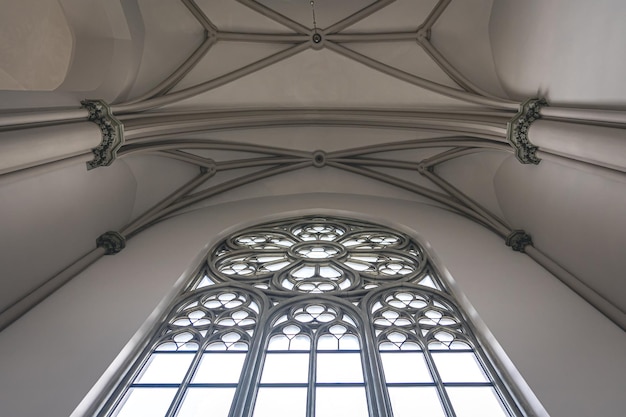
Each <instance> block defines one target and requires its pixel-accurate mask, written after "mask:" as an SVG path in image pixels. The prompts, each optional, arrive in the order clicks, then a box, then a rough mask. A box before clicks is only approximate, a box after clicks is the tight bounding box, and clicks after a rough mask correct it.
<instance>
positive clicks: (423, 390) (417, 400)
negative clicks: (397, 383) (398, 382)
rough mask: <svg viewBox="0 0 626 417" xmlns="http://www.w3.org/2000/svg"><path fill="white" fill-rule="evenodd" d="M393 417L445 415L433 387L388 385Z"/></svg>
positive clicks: (434, 416)
mask: <svg viewBox="0 0 626 417" xmlns="http://www.w3.org/2000/svg"><path fill="white" fill-rule="evenodd" d="M389 397H391V408H392V409H393V417H415V416H418V415H419V416H427V417H445V414H444V412H443V407H442V406H441V402H440V401H439V395H438V394H437V389H436V388H435V387H389Z"/></svg>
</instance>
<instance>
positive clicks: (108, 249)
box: [96, 231, 126, 255]
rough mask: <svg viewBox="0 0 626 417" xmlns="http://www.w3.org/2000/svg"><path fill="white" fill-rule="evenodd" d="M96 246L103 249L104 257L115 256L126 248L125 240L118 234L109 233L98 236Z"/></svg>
mask: <svg viewBox="0 0 626 417" xmlns="http://www.w3.org/2000/svg"><path fill="white" fill-rule="evenodd" d="M96 246H98V247H99V248H104V250H105V255H115V254H116V253H119V252H121V251H122V249H124V248H125V247H126V238H125V237H124V236H122V235H121V234H120V233H118V232H115V231H109V232H106V233H103V234H101V235H100V236H98V239H96Z"/></svg>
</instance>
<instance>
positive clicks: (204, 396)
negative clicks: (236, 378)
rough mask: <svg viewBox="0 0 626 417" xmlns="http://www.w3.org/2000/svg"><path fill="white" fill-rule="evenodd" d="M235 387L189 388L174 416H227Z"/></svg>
mask: <svg viewBox="0 0 626 417" xmlns="http://www.w3.org/2000/svg"><path fill="white" fill-rule="evenodd" d="M234 395H235V388H189V389H188V390H187V393H186V394H185V398H184V399H183V403H182V404H181V407H180V409H179V411H178V413H177V414H176V417H206V416H207V415H210V416H211V417H227V416H228V411H229V410H230V405H231V403H232V402H233V396H234Z"/></svg>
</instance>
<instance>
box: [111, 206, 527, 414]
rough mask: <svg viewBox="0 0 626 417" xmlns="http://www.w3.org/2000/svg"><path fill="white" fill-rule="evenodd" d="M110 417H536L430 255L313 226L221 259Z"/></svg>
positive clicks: (246, 245)
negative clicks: (513, 390) (530, 416)
mask: <svg viewBox="0 0 626 417" xmlns="http://www.w3.org/2000/svg"><path fill="white" fill-rule="evenodd" d="M199 271H200V272H199V273H198V274H197V275H196V276H194V277H193V278H192V279H191V280H190V282H189V283H188V284H187V286H186V288H185V290H184V291H183V292H182V293H181V294H180V295H179V297H178V298H177V299H176V300H175V301H174V302H173V303H172V305H171V307H170V311H169V313H168V314H167V316H166V318H165V319H164V321H163V322H162V323H161V324H160V327H159V329H158V331H157V332H156V333H155V334H154V335H153V336H152V339H151V341H150V342H149V343H148V344H147V347H146V349H145V350H144V352H143V353H142V354H141V355H140V356H139V359H138V360H137V361H136V362H135V363H134V364H133V365H132V366H131V369H130V371H129V372H128V373H127V374H126V376H125V378H124V380H123V383H122V384H121V385H120V386H119V387H118V388H117V389H116V390H115V392H113V393H112V394H111V396H110V397H109V399H108V400H106V401H105V402H104V404H103V406H102V407H101V410H100V413H99V415H100V416H106V417H131V416H132V417H137V416H144V415H145V416H150V417H156V416H159V417H195V416H201V415H211V416H217V417H269V416H272V417H280V416H285V417H298V416H299V417H324V416H330V415H345V416H352V417H391V416H394V417H405V416H407V417H408V416H413V415H415V414H416V412H417V411H419V413H420V414H423V415H429V416H441V417H470V416H478V415H480V416H492V417H507V416H508V417H511V416H522V415H524V412H523V410H521V409H520V408H519V407H518V405H517V402H516V401H515V399H514V397H513V396H512V395H511V394H510V393H509V392H508V391H507V389H506V385H505V383H504V382H503V380H502V379H501V377H500V374H499V372H498V370H497V369H496V368H495V367H494V366H493V364H492V363H491V362H490V360H489V358H488V356H487V355H486V354H485V351H484V349H483V348H482V346H481V345H480V344H479V343H478V340H477V338H476V336H475V334H474V333H473V330H472V329H473V327H472V326H471V324H470V323H469V322H468V320H467V318H466V315H465V314H464V313H463V311H462V310H461V309H460V307H459V306H458V305H457V303H456V301H455V300H454V298H453V296H452V295H451V294H450V292H449V291H448V290H447V288H448V286H447V284H446V282H445V281H443V280H442V279H441V278H440V277H439V276H438V275H437V272H436V269H435V268H434V267H433V265H432V264H431V262H430V260H429V259H428V256H427V253H426V251H424V250H423V249H422V247H421V246H420V245H419V244H418V243H417V242H416V241H415V240H414V239H412V238H411V237H410V236H408V235H406V234H404V233H400V232H398V231H395V230H391V229H389V228H386V227H382V226H379V225H375V224H372V223H367V222H362V221H356V220H349V219H344V218H336V217H326V216H323V217H322V216H311V217H305V218H298V219H288V220H284V221H277V222H272V223H266V224H262V225H259V226H256V227H252V228H248V229H246V230H243V231H240V232H237V233H234V234H233V235H231V236H229V237H227V238H225V239H223V240H221V241H220V242H218V243H217V244H216V245H215V246H214V247H213V248H212V249H211V251H210V252H209V254H208V256H207V258H206V262H205V264H204V265H203V266H202V267H201V268H199Z"/></svg>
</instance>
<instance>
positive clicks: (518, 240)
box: [505, 230, 533, 252]
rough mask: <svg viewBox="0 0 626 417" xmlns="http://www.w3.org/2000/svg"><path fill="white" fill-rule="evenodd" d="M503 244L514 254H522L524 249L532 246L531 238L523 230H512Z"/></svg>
mask: <svg viewBox="0 0 626 417" xmlns="http://www.w3.org/2000/svg"><path fill="white" fill-rule="evenodd" d="M505 243H506V245H507V246H510V247H511V249H513V250H514V251H516V252H524V248H525V247H526V246H528V245H532V244H533V238H532V237H530V235H529V234H528V233H526V232H525V231H524V230H513V231H512V232H511V233H509V235H508V236H507V237H506V240H505Z"/></svg>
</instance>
